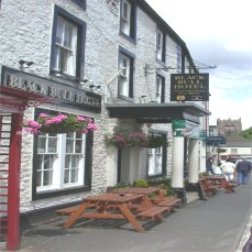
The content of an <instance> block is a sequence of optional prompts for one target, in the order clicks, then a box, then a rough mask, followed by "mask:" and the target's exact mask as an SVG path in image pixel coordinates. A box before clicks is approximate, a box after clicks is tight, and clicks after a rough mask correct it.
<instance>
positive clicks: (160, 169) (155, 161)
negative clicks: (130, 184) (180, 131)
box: [147, 134, 167, 177]
mask: <svg viewBox="0 0 252 252" xmlns="http://www.w3.org/2000/svg"><path fill="white" fill-rule="evenodd" d="M155 135H156V134H155ZM159 135H162V137H166V135H165V134H159ZM166 148H167V147H166V146H159V147H156V148H148V172H147V175H148V176H149V177H151V176H161V175H164V174H165V164H166Z"/></svg>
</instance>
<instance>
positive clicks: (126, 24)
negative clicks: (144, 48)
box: [121, 0, 132, 37]
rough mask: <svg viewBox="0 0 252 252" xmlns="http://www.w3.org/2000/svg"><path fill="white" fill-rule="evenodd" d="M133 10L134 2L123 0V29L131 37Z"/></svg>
mask: <svg viewBox="0 0 252 252" xmlns="http://www.w3.org/2000/svg"><path fill="white" fill-rule="evenodd" d="M131 12H132V4H131V3H130V2H129V1H127V0H122V8H121V31H122V33H123V34H125V35H127V36H129V37H130V35H131V34H130V33H131V29H132V27H131Z"/></svg>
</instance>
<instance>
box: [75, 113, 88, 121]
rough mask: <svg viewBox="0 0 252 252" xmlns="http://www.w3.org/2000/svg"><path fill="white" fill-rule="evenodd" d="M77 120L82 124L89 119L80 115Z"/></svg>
mask: <svg viewBox="0 0 252 252" xmlns="http://www.w3.org/2000/svg"><path fill="white" fill-rule="evenodd" d="M77 120H78V121H80V122H85V121H86V120H87V118H86V117H84V116H80V115H78V116H77Z"/></svg>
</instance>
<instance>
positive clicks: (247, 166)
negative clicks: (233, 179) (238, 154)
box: [236, 158, 252, 184]
mask: <svg viewBox="0 0 252 252" xmlns="http://www.w3.org/2000/svg"><path fill="white" fill-rule="evenodd" d="M251 169H252V165H251V162H250V161H247V160H245V159H244V158H242V159H241V161H239V162H238V163H237V165H236V172H237V176H238V181H237V182H238V184H247V183H248V179H249V173H250V172H251Z"/></svg>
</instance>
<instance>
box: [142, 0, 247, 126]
mask: <svg viewBox="0 0 252 252" xmlns="http://www.w3.org/2000/svg"><path fill="white" fill-rule="evenodd" d="M146 2H147V3H148V4H149V5H151V7H152V8H153V9H154V10H155V11H156V12H157V13H158V14H159V15H160V16H161V17H162V18H163V19H164V20H165V21H166V23H167V24H168V25H169V26H170V27H171V28H172V29H173V30H174V31H175V32H176V33H177V34H178V35H179V36H180V38H181V39H182V40H183V41H184V42H185V43H186V45H187V48H188V50H189V51H190V54H191V56H192V58H193V60H194V62H195V64H196V66H200V67H202V66H203V64H205V65H207V66H214V65H216V66H217V67H216V68H214V69H210V68H209V69H202V68H201V69H199V71H200V73H209V90H210V94H211V96H210V97H209V111H210V112H211V116H210V124H211V125H216V121H217V119H218V118H219V119H222V120H223V119H232V120H237V119H239V118H241V121H242V128H243V129H246V128H249V127H252V35H251V25H252V15H251V9H252V1H251V0H239V1H238V0H211V1H210V0H146Z"/></svg>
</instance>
